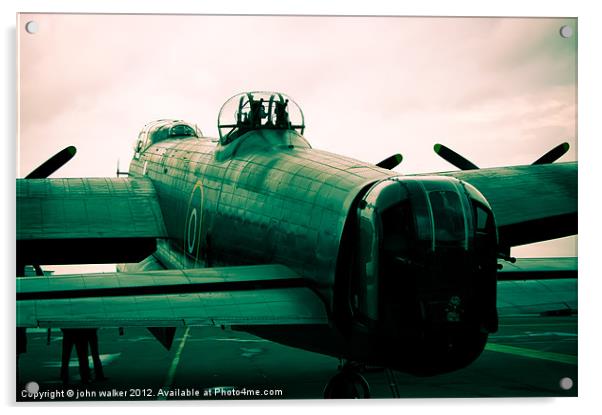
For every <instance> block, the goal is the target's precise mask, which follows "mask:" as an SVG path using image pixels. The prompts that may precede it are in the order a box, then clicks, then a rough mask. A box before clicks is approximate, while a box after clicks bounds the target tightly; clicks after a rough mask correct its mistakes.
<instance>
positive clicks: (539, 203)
mask: <svg viewBox="0 0 602 415" xmlns="http://www.w3.org/2000/svg"><path fill="white" fill-rule="evenodd" d="M441 174H442V175H446V176H453V177H456V178H457V179H460V180H463V181H466V182H468V183H470V184H472V185H473V186H475V187H476V188H477V189H479V191H480V192H481V193H483V195H484V196H485V197H486V198H487V200H488V201H489V203H491V207H492V208H493V213H494V215H495V219H496V222H497V225H498V230H499V237H500V247H501V248H502V249H506V250H507V249H509V248H510V247H512V246H517V245H524V244H529V243H534V242H540V241H544V240H548V239H555V238H560V237H564V236H569V235H575V234H576V233H577V163H576V162H570V163H552V164H540V165H528V166H514V167H497V168H489V169H478V170H466V171H457V172H448V173H441Z"/></svg>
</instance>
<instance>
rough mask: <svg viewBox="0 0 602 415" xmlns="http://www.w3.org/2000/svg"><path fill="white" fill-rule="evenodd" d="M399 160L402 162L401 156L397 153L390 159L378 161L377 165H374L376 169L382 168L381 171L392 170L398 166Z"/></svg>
mask: <svg viewBox="0 0 602 415" xmlns="http://www.w3.org/2000/svg"><path fill="white" fill-rule="evenodd" d="M401 160H403V156H402V155H401V154H399V153H397V154H393V155H392V156H391V157H387V158H386V159H384V160H382V161H379V162H378V163H376V165H377V166H378V167H382V168H383V169H389V170H392V169H394V168H395V167H397V166H399V163H401Z"/></svg>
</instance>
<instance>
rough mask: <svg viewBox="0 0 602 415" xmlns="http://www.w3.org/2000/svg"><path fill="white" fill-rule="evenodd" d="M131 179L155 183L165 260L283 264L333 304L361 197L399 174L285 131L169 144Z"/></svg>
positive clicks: (153, 152)
mask: <svg viewBox="0 0 602 415" xmlns="http://www.w3.org/2000/svg"><path fill="white" fill-rule="evenodd" d="M130 174H131V175H132V176H142V175H146V176H148V177H149V178H150V179H152V181H153V183H154V184H155V188H156V191H157V194H158V197H159V200H160V204H161V206H162V209H163V216H164V220H165V225H166V228H167V232H168V235H169V239H168V241H167V242H163V243H161V244H160V245H159V250H158V252H157V254H158V256H159V257H162V259H164V260H165V262H168V264H171V266H181V267H186V268H194V267H205V266H217V265H220V266H222V265H244V264H265V263H280V264H284V265H287V266H289V267H291V268H292V269H294V270H295V271H297V272H298V273H299V274H301V275H302V276H303V277H305V278H308V279H310V280H312V281H313V282H314V285H315V287H316V288H317V289H318V290H319V291H320V292H321V293H322V294H323V297H324V298H325V299H326V300H327V302H331V300H332V298H331V296H332V291H333V286H334V283H335V274H336V267H337V258H338V254H339V248H340V242H341V236H342V233H343V227H344V225H345V221H346V219H347V217H348V215H349V211H350V208H351V205H352V203H353V201H354V200H355V199H356V198H357V196H358V194H360V192H361V191H362V189H364V188H366V187H367V186H368V185H370V184H371V183H374V182H376V181H378V180H381V179H383V178H387V177H391V176H395V173H393V172H391V171H388V170H385V169H381V168H379V167H376V166H373V165H370V164H367V163H363V162H360V161H357V160H353V159H350V158H346V157H343V156H339V155H336V154H331V153H328V152H324V151H319V150H313V149H311V147H310V146H309V144H308V143H307V142H306V141H305V139H304V138H303V137H301V136H300V135H298V134H296V133H295V132H293V131H279V130H267V131H266V130H259V131H253V132H250V133H247V134H246V135H244V136H242V137H240V138H239V139H237V140H236V141H235V142H232V143H230V144H228V145H225V146H222V145H217V146H216V144H215V143H214V142H212V141H211V140H208V139H199V138H186V139H180V140H177V139H176V140H169V141H162V142H159V143H157V144H154V145H153V146H151V147H149V148H148V149H147V150H146V151H145V152H144V153H142V154H141V155H140V157H139V158H138V159H134V160H133V162H132V164H131V166H130Z"/></svg>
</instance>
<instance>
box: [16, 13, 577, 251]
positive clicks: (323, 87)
mask: <svg viewBox="0 0 602 415" xmlns="http://www.w3.org/2000/svg"><path fill="white" fill-rule="evenodd" d="M31 20H35V21H36V22H37V24H38V32H37V33H35V34H29V33H27V32H26V31H25V24H26V23H27V22H29V21H31ZM563 25H568V26H570V27H571V28H572V29H573V33H574V34H573V36H572V37H570V38H563V37H562V36H560V33H559V29H560V27H561V26H563ZM17 37H18V65H19V66H18V83H19V85H18V88H19V105H18V115H19V121H18V136H19V141H18V146H17V149H18V163H17V170H18V171H17V176H18V177H23V176H24V175H26V174H27V173H28V172H29V171H31V170H33V168H35V167H36V166H37V165H39V164H40V163H42V162H43V161H44V160H46V159H47V158H48V157H50V156H51V155H52V154H54V153H55V152H57V151H58V150H60V149H62V148H64V147H65V146H67V145H75V146H76V147H77V149H78V154H77V155H76V157H75V158H74V159H73V160H72V161H71V162H70V163H69V164H68V165H66V166H65V167H63V168H62V169H61V170H60V171H58V172H57V173H56V174H55V175H54V176H53V177H102V176H109V177H112V176H115V170H116V165H117V160H118V159H120V162H121V163H120V169H122V170H123V169H126V168H127V164H128V163H129V160H130V159H131V157H132V154H133V145H134V142H135V140H136V137H137V135H138V132H139V131H140V130H141V129H142V127H143V126H144V124H146V123H148V122H150V121H152V120H155V119H159V118H178V119H184V120H187V121H190V122H193V123H196V124H197V125H198V126H199V127H200V128H201V130H202V131H203V132H204V133H205V134H206V135H209V136H217V128H216V124H217V114H218V112H219V108H220V106H221V105H222V103H224V102H225V101H226V100H227V99H228V98H229V97H230V96H232V95H234V94H236V93H238V92H242V91H249V90H276V91H282V92H285V93H287V94H288V95H290V96H291V97H293V99H295V101H296V102H297V103H298V104H299V105H300V107H301V108H302V109H303V111H304V114H305V124H306V126H307V128H306V130H305V137H306V138H307V139H308V140H309V142H310V143H311V144H312V146H313V147H314V148H319V149H322V150H327V151H331V152H335V153H338V154H343V155H346V156H349V157H353V158H357V159H360V160H364V161H368V162H374V163H376V162H378V161H380V160H382V159H384V158H386V157H388V156H389V155H391V154H393V153H397V152H400V153H401V154H403V156H404V160H403V163H402V164H401V165H400V166H399V167H397V168H396V169H395V170H396V171H398V172H399V173H400V174H411V173H425V172H437V171H449V170H455V168H454V167H453V166H451V165H449V164H447V162H445V161H443V160H441V159H440V158H439V157H438V156H436V155H435V153H434V152H433V149H432V148H433V145H434V144H435V143H442V144H445V145H447V146H449V147H451V148H453V149H455V150H456V151H458V152H459V153H461V154H463V155H464V156H466V157H467V158H468V159H470V160H471V161H473V162H474V163H475V164H477V165H478V166H480V167H494V166H503V165H520V164H529V163H531V162H532V161H534V160H536V159H537V158H539V157H540V156H541V155H542V154H544V153H545V152H546V151H548V150H549V149H551V148H552V147H554V146H556V145H557V144H559V143H561V142H564V141H567V142H569V144H570V145H571V150H570V151H569V153H568V154H567V155H565V156H564V157H563V158H562V159H561V161H572V160H576V159H577V118H576V117H577V101H576V100H577V80H576V73H577V21H576V19H561V18H549V19H548V18H424V17H420V18H418V17H404V18H402V17H307V16H305V17H288V16H287V17H285V16H279V17H276V16H265V17H257V16H240V17H235V16H182V15H179V16H177V15H171V16H159V15H76V14H68V15H61V14H21V15H20V16H19V19H18V23H17ZM576 253H577V252H576V238H575V237H573V238H564V239H563V240H561V241H553V242H548V243H545V244H539V245H537V246H535V247H523V248H519V249H515V250H513V254H514V255H517V256H561V255H562V256H564V255H566V256H572V255H576Z"/></svg>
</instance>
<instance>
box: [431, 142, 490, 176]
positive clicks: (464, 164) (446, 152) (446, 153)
mask: <svg viewBox="0 0 602 415" xmlns="http://www.w3.org/2000/svg"><path fill="white" fill-rule="evenodd" d="M433 149H434V150H435V153H437V154H438V155H439V156H440V157H441V158H442V159H443V160H445V161H447V162H448V163H451V164H453V165H454V166H456V167H457V168H459V169H460V170H479V168H478V167H477V166H476V165H475V164H473V163H472V162H470V161H469V160H467V159H465V158H464V157H462V156H461V155H459V154H458V153H456V152H455V151H454V150H452V149H450V148H449V147H445V146H444V145H443V144H435V146H434V147H433Z"/></svg>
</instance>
